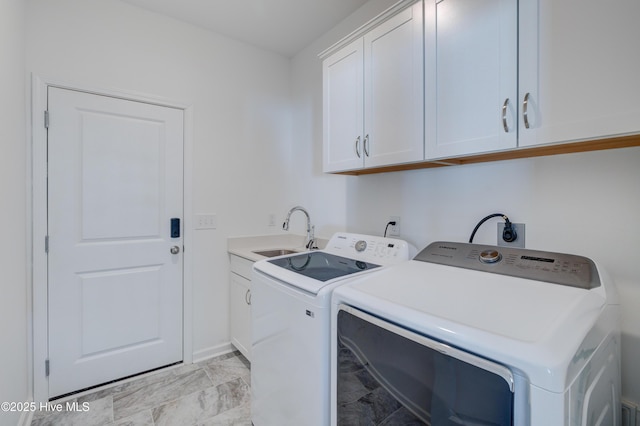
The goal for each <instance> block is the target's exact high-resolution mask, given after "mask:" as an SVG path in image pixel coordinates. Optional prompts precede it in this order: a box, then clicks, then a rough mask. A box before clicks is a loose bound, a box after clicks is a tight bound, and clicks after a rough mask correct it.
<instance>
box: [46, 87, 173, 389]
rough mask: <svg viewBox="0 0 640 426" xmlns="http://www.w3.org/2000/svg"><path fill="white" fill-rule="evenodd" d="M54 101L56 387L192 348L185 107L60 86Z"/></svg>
mask: <svg viewBox="0 0 640 426" xmlns="http://www.w3.org/2000/svg"><path fill="white" fill-rule="evenodd" d="M48 110H49V116H50V124H49V130H48V234H49V258H48V270H49V281H48V309H49V311H48V326H49V362H50V373H49V396H50V397H54V396H59V395H63V394H66V393H69V392H73V391H76V390H80V389H83V388H87V387H90V386H94V385H98V384H101V383H104V382H107V381H110V380H114V379H118V378H122V377H126V376H129V375H132V374H136V373H140V372H144V371H147V370H150V369H154V368H157V367H161V366H164V365H168V364H171V363H174V362H178V361H181V360H182V359H183V353H182V341H183V340H182V320H183V316H182V306H183V304H182V291H183V282H182V276H183V273H182V265H183V259H182V247H183V244H182V237H181V236H182V232H180V236H179V237H175V236H174V237H172V233H171V232H170V231H171V229H170V221H171V218H181V217H182V209H183V111H182V110H180V109H174V108H169V107H162V106H157V105H151V104H146V103H142V102H134V101H129V100H123V99H117V98H113V97H107V96H99V95H94V94H90V93H85V92H79V91H74V90H67V89H60V88H53V87H50V88H49V89H48ZM180 231H182V230H180ZM172 249H173V250H172ZM176 249H177V250H179V252H177V253H174V252H175V251H176Z"/></svg>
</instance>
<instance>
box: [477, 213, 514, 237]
mask: <svg viewBox="0 0 640 426" xmlns="http://www.w3.org/2000/svg"><path fill="white" fill-rule="evenodd" d="M500 216H501V217H502V219H504V230H503V231H502V239H503V240H504V241H505V242H507V243H511V242H514V241H515V240H516V239H518V234H517V233H516V229H515V228H514V227H513V224H512V223H511V221H510V220H509V218H508V217H507V216H506V215H505V214H504V213H493V214H490V215H489V216H487V217H485V218H483V219H482V220H481V221H480V222H478V224H477V225H476V227H475V228H474V229H473V232H472V233H471V236H470V237H469V242H470V243H472V242H473V237H475V235H476V232H477V231H478V228H480V225H482V224H483V223H485V222H486V221H487V220H489V219H491V218H492V217H500Z"/></svg>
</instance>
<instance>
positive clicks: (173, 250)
mask: <svg viewBox="0 0 640 426" xmlns="http://www.w3.org/2000/svg"><path fill="white" fill-rule="evenodd" d="M170 251H171V254H178V253H180V247H178V246H173V247H171V250H170Z"/></svg>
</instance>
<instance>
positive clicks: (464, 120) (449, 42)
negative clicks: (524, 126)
mask: <svg viewBox="0 0 640 426" xmlns="http://www.w3.org/2000/svg"><path fill="white" fill-rule="evenodd" d="M517 77H518V4H517V1H516V0H440V1H436V0H427V2H426V3H425V119H424V123H425V145H426V157H427V158H428V159H437V158H447V157H455V156H460V155H464V154H470V153H480V152H487V151H496V150H504V149H508V148H515V147H516V146H517V141H518V139H517V138H518V131H517V120H518V115H517V114H518V110H517V103H518V81H517Z"/></svg>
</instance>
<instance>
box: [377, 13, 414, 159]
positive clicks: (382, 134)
mask: <svg viewBox="0 0 640 426" xmlns="http://www.w3.org/2000/svg"><path fill="white" fill-rule="evenodd" d="M422 7H423V6H422V2H418V3H416V4H415V5H413V6H411V7H410V8H408V9H406V10H404V11H402V12H401V13H399V14H398V15H395V16H394V17H392V18H391V19H389V20H388V21H386V22H384V23H383V24H381V25H380V26H378V27H376V28H375V29H373V30H372V31H370V32H369V33H367V34H366V35H365V36H364V46H365V52H364V61H365V66H364V70H365V76H364V82H365V91H364V99H365V116H364V125H365V134H364V138H365V144H364V149H365V166H366V167H376V166H383V165H390V164H398V163H407V162H412V161H420V160H423V159H424V136H423V129H424V127H423V121H422V120H423V116H424V89H423V87H424V72H423V71H424V66H423V58H424V54H423V43H424V40H423V32H422V28H423V26H422V25H423V10H422Z"/></svg>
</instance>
